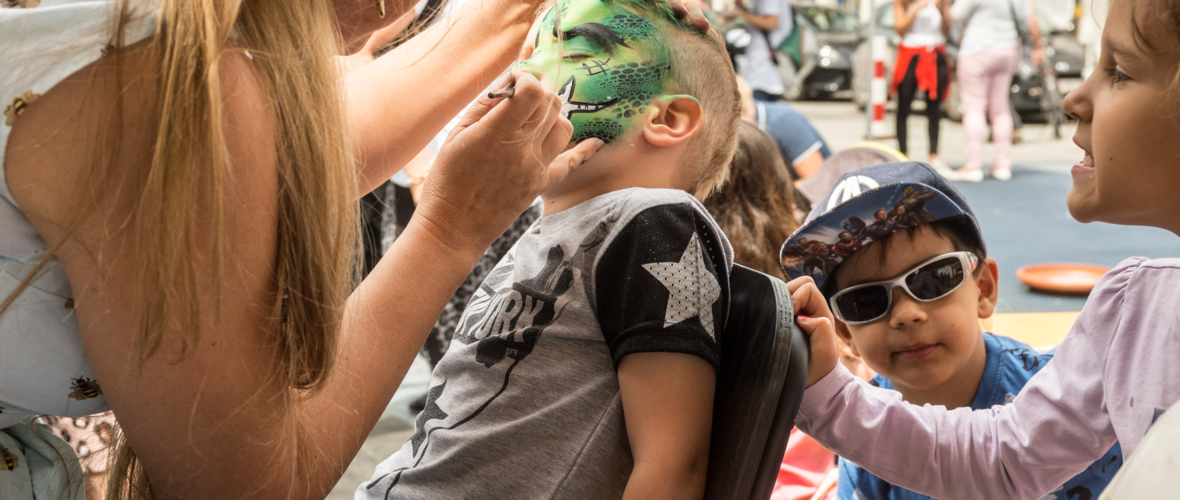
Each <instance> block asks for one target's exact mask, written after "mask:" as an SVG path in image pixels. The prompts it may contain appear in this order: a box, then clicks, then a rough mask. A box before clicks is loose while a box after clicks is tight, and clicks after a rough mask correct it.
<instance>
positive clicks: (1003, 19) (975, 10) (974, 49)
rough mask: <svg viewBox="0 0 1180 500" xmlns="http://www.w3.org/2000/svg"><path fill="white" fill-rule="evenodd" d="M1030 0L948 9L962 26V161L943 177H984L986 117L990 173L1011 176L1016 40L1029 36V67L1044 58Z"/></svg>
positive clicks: (967, 3) (992, 0)
mask: <svg viewBox="0 0 1180 500" xmlns="http://www.w3.org/2000/svg"><path fill="white" fill-rule="evenodd" d="M1030 3H1031V2H1030V0H958V1H956V2H955V5H954V7H952V8H951V15H952V16H954V19H955V23H957V24H959V25H962V26H963V27H962V28H961V30H960V32H961V33H962V34H963V39H962V42H961V43H960V44H959V62H958V68H957V71H958V79H959V97H960V99H961V101H962V104H963V131H964V133H965V135H966V144H965V147H964V153H965V154H966V161H965V162H964V163H963V168H960V169H959V170H958V171H956V172H955V175H953V176H948V178H950V179H959V180H966V181H972V182H979V181H981V180H983V177H984V174H983V143H984V141H985V140H987V121H988V119H990V120H991V124H992V142H993V143H994V144H995V156H994V159H993V160H994V161H993V164H992V169H991V175H992V177H995V178H996V179H997V180H1001V181H1006V180H1008V179H1011V178H1012V108H1011V107H1010V106H1009V105H1008V98H1009V94H1010V93H1011V90H1010V88H1011V87H1012V73H1013V71H1015V69H1016V62H1017V61H1018V60H1019V57H1020V44H1021V40H1022V39H1025V38H1029V39H1030V42H1029V43H1031V44H1032V45H1033V47H1032V49H1033V52H1032V61H1033V65H1034V66H1039V65H1040V63H1041V60H1042V59H1044V52H1043V51H1042V49H1041V36H1040V30H1038V29H1037V26H1036V16H1033V15H1031V14H1032V13H1033V9H1032V7H1031V6H1030ZM985 113H986V117H985Z"/></svg>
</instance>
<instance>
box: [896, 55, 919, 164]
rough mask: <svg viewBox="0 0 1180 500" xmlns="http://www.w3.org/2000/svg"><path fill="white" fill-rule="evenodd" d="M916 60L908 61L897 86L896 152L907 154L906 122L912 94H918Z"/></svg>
mask: <svg viewBox="0 0 1180 500" xmlns="http://www.w3.org/2000/svg"><path fill="white" fill-rule="evenodd" d="M917 67H918V58H917V57H914V58H911V59H910V63H909V65H908V66H906V69H905V76H904V77H902V79H901V83H899V84H898V85H897V150H898V151H901V153H902V154H907V153H906V151H907V150H908V148H907V146H908V144H906V140H907V137H906V135H907V134H906V120H907V119H908V118H909V117H910V105H911V103H913V102H914V94H916V93H917V92H918V76H917Z"/></svg>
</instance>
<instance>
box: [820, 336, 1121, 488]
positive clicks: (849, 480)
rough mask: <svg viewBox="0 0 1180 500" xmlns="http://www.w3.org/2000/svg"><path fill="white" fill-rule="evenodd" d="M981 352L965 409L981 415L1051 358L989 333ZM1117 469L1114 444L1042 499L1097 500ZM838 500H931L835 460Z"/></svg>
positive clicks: (876, 381)
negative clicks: (980, 372)
mask: <svg viewBox="0 0 1180 500" xmlns="http://www.w3.org/2000/svg"><path fill="white" fill-rule="evenodd" d="M983 341H984V346H985V348H986V350H987V361H986V364H985V365H984V368H983V377H982V378H981V379H980V381H979V389H978V390H977V391H976V392H975V400H973V401H972V402H971V408H972V409H974V410H982V409H987V408H991V407H992V406H995V405H1005V404H1008V403H1010V402H1012V400H1013V399H1014V398H1015V397H1016V393H1018V392H1020V389H1021V388H1022V387H1024V384H1025V383H1026V382H1028V379H1030V378H1032V376H1033V375H1034V374H1036V373H1037V372H1038V371H1040V370H1041V368H1044V367H1045V364H1047V363H1048V362H1049V360H1050V359H1053V353H1052V352H1049V353H1046V354H1037V353H1036V351H1034V350H1033V349H1032V348H1031V347H1029V346H1027V345H1025V344H1023V343H1020V342H1017V341H1016V340H1013V339H1010V338H1008V337H1002V336H999V335H992V334H990V333H984V334H983ZM870 383H871V384H873V385H876V386H879V387H882V388H885V389H893V384H892V383H890V382H889V379H886V378H885V377H882V376H880V375H877V376H876V377H873V380H872V381H871V382H870ZM1122 464H1123V453H1122V449H1120V448H1119V445H1118V443H1115V445H1114V446H1112V447H1111V448H1110V450H1108V451H1107V452H1106V455H1103V456H1102V458H1100V459H1098V460H1097V461H1095V462H1094V463H1093V464H1091V465H1090V467H1089V468H1087V469H1086V470H1085V471H1082V473H1081V474H1078V475H1077V476H1074V477H1073V479H1070V480H1069V481H1066V482H1065V484H1064V485H1062V486H1061V487H1060V488H1057V489H1056V490H1054V491H1053V492H1052V493H1050V494H1049V495H1048V496H1046V497H1045V498H1052V499H1058V500H1091V499H1096V498H1098V495H1099V494H1100V493H1102V490H1104V489H1105V488H1106V485H1107V483H1109V482H1110V480H1111V479H1112V478H1113V477H1114V474H1115V472H1118V470H1119V467H1120V466H1121V465H1122ZM837 498H839V499H840V500H853V499H856V500H878V499H880V500H884V499H889V500H925V499H929V498H931V497H928V496H926V495H922V494H920V493H915V492H913V491H910V490H907V489H904V488H900V487H897V486H894V485H892V484H889V483H887V482H885V480H883V479H881V478H879V477H877V476H874V475H872V474H871V473H869V472H867V471H865V470H864V469H861V468H860V467H857V466H856V465H855V464H853V463H852V462H849V461H847V460H844V459H843V458H841V459H840V483H839V489H838V491H837Z"/></svg>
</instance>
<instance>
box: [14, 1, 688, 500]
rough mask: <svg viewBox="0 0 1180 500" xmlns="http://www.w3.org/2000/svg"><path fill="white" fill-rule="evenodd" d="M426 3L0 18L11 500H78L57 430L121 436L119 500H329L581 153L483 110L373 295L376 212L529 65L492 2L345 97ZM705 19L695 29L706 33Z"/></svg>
mask: <svg viewBox="0 0 1180 500" xmlns="http://www.w3.org/2000/svg"><path fill="white" fill-rule="evenodd" d="M411 5H412V2H411V1H410V0H400V1H399V0H305V1H297V2H292V1H289V0H236V1H234V0H89V1H87V0H44V5H42V0H2V1H0V53H3V54H4V58H5V61H4V62H3V71H0V99H3V103H0V106H7V107H6V109H5V121H4V124H3V125H0V148H3V150H4V155H3V163H2V164H0V167H2V168H3V169H2V171H3V177H0V300H2V302H0V497H2V498H4V499H5V500H8V499H10V498H29V497H34V496H35V497H37V498H80V497H81V493H80V488H79V486H78V484H79V480H80V477H78V476H80V470H79V469H78V468H77V459H76V457H73V452H72V451H71V450H70V449H69V447H68V446H66V445H65V444H64V442H61V441H60V440H56V438H54V437H53V436H51V435H48V434H46V433H45V430H44V429H45V428H44V426H41V425H40V424H33V423H32V418H33V417H34V416H35V415H39V414H51V415H64V416H75V415H84V414H88V413H94V412H98V411H103V410H105V409H106V408H107V406H108V405H109V407H110V408H111V409H112V410H113V411H114V414H115V416H116V418H117V419H118V421H119V424H120V426H121V428H122V435H123V438H124V439H125V442H122V443H121V444H120V445H119V447H118V449H117V450H116V455H117V457H118V459H117V462H116V464H115V467H114V469H113V472H112V478H111V487H110V489H109V490H108V491H109V492H110V494H111V495H113V496H116V497H121V498H152V497H161V498H190V497H191V498H238V497H251V498H254V497H265V498H271V497H275V498H322V497H323V496H324V495H325V494H326V492H327V491H329V490H330V489H331V488H332V486H333V485H334V483H335V482H336V480H337V479H338V478H339V477H340V475H341V474H342V473H343V471H344V468H345V467H346V466H347V464H348V463H349V462H350V461H351V459H352V457H353V455H354V454H355V453H356V451H357V450H358V448H359V447H360V445H361V443H362V442H363V441H364V439H365V437H366V436H367V434H368V431H369V429H371V428H372V426H373V425H374V423H375V422H376V420H377V418H378V417H379V416H380V414H381V411H382V410H383V409H384V407H385V405H386V404H387V402H388V401H389V398H390V396H391V395H392V394H393V391H394V390H395V389H396V387H397V386H398V383H399V382H400V380H401V378H402V376H403V375H404V373H405V371H406V368H407V367H408V366H409V364H410V362H411V360H412V359H413V356H414V353H415V352H416V351H417V350H418V347H419V346H420V345H421V343H422V340H423V338H424V336H425V335H426V333H427V332H428V331H429V330H430V326H431V324H432V323H433V322H434V320H435V319H437V317H438V315H439V312H440V311H441V310H442V307H443V305H444V303H445V302H446V300H447V299H448V298H449V297H450V296H451V294H452V293H453V292H454V290H455V288H456V287H457V286H458V285H459V283H460V282H461V281H462V280H463V278H464V277H465V276H466V275H467V274H468V272H469V271H470V270H471V267H472V265H473V264H474V263H475V261H476V260H477V259H478V258H479V257H480V255H482V254H483V251H484V249H485V248H486V247H487V245H488V244H489V243H490V242H491V241H492V240H493V239H494V238H495V237H496V236H498V235H499V234H500V232H502V231H503V230H504V228H505V227H507V226H508V224H509V223H510V222H511V221H512V220H514V219H515V218H516V216H517V215H518V214H520V213H521V211H523V210H524V208H525V207H527V206H528V204H529V203H530V202H531V201H532V199H533V198H534V197H535V196H536V194H537V193H539V192H540V191H541V190H542V189H543V188H544V187H545V186H546V185H548V184H549V183H551V182H555V181H557V180H560V179H561V178H562V177H564V175H565V174H566V173H568V172H569V170H570V169H572V168H574V167H575V166H576V165H578V164H579V163H580V162H581V161H583V160H584V159H585V158H587V157H589V156H590V155H592V154H593V153H594V151H595V150H596V149H597V147H598V146H599V144H600V143H598V142H597V141H586V142H583V143H581V144H579V145H578V146H576V147H574V148H573V149H570V150H569V151H565V152H564V153H563V152H562V151H563V150H564V149H566V144H567V142H568V140H569V138H570V134H571V132H572V127H571V126H570V124H569V122H568V121H567V120H565V119H564V118H561V117H560V116H559V113H558V111H559V109H560V105H561V104H560V101H559V100H558V99H557V97H556V96H555V95H554V94H553V92H552V91H550V90H546V89H543V88H542V87H541V85H540V84H539V82H537V81H536V80H535V79H534V78H532V77H531V76H529V75H519V76H517V77H516V78H515V87H516V92H515V95H514V96H513V97H512V98H511V99H508V100H504V101H503V102H498V101H493V100H487V99H485V100H481V101H480V102H479V103H478V104H477V105H475V106H473V108H472V110H471V111H470V112H469V113H468V115H467V116H466V117H465V119H464V120H463V122H462V123H461V124H460V126H459V127H457V128H456V131H455V132H454V133H453V134H452V135H451V137H450V139H449V142H448V144H447V145H446V146H444V149H443V150H442V152H441V153H440V155H439V157H438V159H437V160H436V162H435V166H434V169H433V171H432V173H431V174H430V177H429V179H428V181H427V183H426V186H425V192H424V194H423V197H422V200H421V202H420V204H419V206H418V209H417V212H416V214H415V216H414V218H413V220H412V221H411V222H410V224H409V227H407V229H406V231H405V232H404V233H403V234H402V235H401V237H400V238H399V239H398V241H397V243H396V245H395V246H394V247H393V248H392V249H391V250H390V252H389V253H388V254H387V255H386V256H385V258H384V259H383V260H382V261H381V262H380V263H379V264H378V265H377V267H376V269H375V270H374V271H373V272H372V274H370V275H369V277H368V278H367V279H365V280H364V281H363V282H361V283H359V285H356V286H355V289H354V286H353V285H355V284H356V283H355V281H356V278H355V269H356V266H355V260H356V257H357V255H358V253H357V251H358V248H357V245H356V235H357V223H356V215H355V213H354V211H355V208H354V207H355V201H356V200H357V199H358V198H359V197H360V196H361V195H363V194H364V193H366V192H368V191H369V190H370V189H372V188H373V187H374V186H376V185H377V184H379V183H380V182H382V181H383V180H384V179H386V178H388V177H389V176H390V175H392V173H394V172H396V171H397V170H398V169H399V168H400V167H401V165H403V164H404V163H406V162H407V161H408V160H409V159H410V158H411V157H412V156H413V155H414V154H415V153H416V152H417V151H419V150H421V149H422V148H423V147H424V146H425V145H426V143H427V141H429V140H430V138H431V137H432V136H433V135H434V134H435V133H437V131H438V130H440V129H441V128H442V127H443V126H444V125H445V123H446V122H447V121H448V120H449V119H450V118H451V117H452V116H454V115H455V114H457V113H458V112H459V111H460V110H461V109H462V107H463V106H464V105H466V104H467V103H468V102H470V101H471V99H472V98H474V97H475V95H476V93H478V92H479V91H480V90H482V89H483V88H484V87H485V86H486V85H487V84H488V83H489V82H490V80H491V79H492V78H493V77H494V76H495V75H496V74H497V73H499V72H500V70H501V69H502V68H504V67H506V66H507V65H508V64H509V63H510V62H511V61H512V59H513V57H514V56H515V51H516V48H517V47H518V46H519V43H520V40H521V39H523V37H524V36H525V34H526V32H527V30H528V29H529V25H530V24H531V22H532V20H533V18H534V17H535V13H536V11H537V9H538V7H539V5H538V3H537V2H536V1H534V0H484V1H483V2H482V3H478V4H476V5H473V6H471V7H470V10H467V11H466V12H465V13H463V14H461V15H455V16H451V17H450V18H449V19H450V20H449V21H447V22H445V23H442V24H441V25H439V26H436V27H433V28H431V29H429V30H427V31H426V32H424V33H422V34H421V35H419V36H417V37H416V38H414V39H412V40H410V41H409V42H408V43H406V44H405V45H404V46H402V47H401V48H399V49H398V50H396V51H394V52H393V53H390V54H388V55H386V56H383V57H381V58H379V59H377V60H376V61H374V62H373V63H370V64H368V65H365V66H363V67H361V68H359V69H357V70H355V71H352V72H350V73H349V74H348V75H347V76H346V77H344V78H341V74H340V71H341V70H340V66H338V65H337V64H336V62H335V61H334V56H336V55H339V54H343V53H348V52H353V51H355V50H356V49H358V48H359V47H362V46H363V45H364V44H365V42H366V40H367V38H368V35H369V33H371V32H373V31H374V30H377V29H379V28H381V27H383V26H385V25H386V24H387V23H390V22H392V21H393V20H395V19H397V18H399V17H400V16H401V14H402V13H403V12H405V11H406V10H408V9H409V8H410V7H411ZM694 17H695V18H698V19H700V16H699V12H694Z"/></svg>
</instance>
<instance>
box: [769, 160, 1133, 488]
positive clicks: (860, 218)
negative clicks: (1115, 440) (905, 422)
mask: <svg viewBox="0 0 1180 500" xmlns="http://www.w3.org/2000/svg"><path fill="white" fill-rule="evenodd" d="M866 220H867V221H872V222H871V223H869V224H866V223H865V221H866ZM800 241H805V242H806V248H803V247H802V246H801V245H799V244H798V242H800ZM820 244H824V245H827V246H828V249H829V250H828V254H827V255H823V256H817V255H815V254H816V253H818V252H819V250H818V248H819V246H820ZM781 257H782V263H783V270H784V272H785V273H786V274H787V276H788V277H790V278H791V279H795V278H799V277H803V276H810V277H811V278H812V279H814V280H815V282H816V286H817V287H819V289H820V290H821V291H822V292H823V294H824V297H825V298H826V299H827V301H828V303H829V305H830V306H831V310H832V313H833V314H834V316H835V318H836V332H837V334H838V335H839V336H840V338H841V339H843V340H844V341H845V342H846V343H848V345H849V346H850V347H851V349H852V351H853V353H854V354H856V355H858V356H860V357H861V358H862V359H863V360H864V362H865V363H866V364H867V365H868V366H869V367H871V368H872V369H873V370H875V371H876V372H877V373H878V375H877V376H876V377H874V378H873V379H872V381H871V382H870V383H871V384H873V385H877V386H880V387H883V388H886V389H894V390H896V391H898V392H899V393H900V396H901V398H902V399H904V400H905V401H907V402H909V403H912V404H917V405H924V404H931V405H942V406H946V407H947V408H964V407H969V408H971V409H985V408H990V407H992V406H995V405H1004V404H1007V403H1010V402H1011V401H1012V400H1013V399H1014V398H1015V397H1016V394H1017V393H1018V392H1019V391H1020V389H1021V388H1022V387H1023V386H1024V384H1025V383H1026V382H1027V381H1028V379H1029V378H1031V377H1032V376H1033V374H1035V373H1036V372H1037V371H1039V370H1040V369H1041V368H1042V367H1044V366H1045V364H1046V363H1048V362H1049V360H1050V359H1051V358H1052V356H1053V354H1052V353H1048V354H1041V355H1038V354H1037V353H1036V352H1035V351H1033V349H1032V348H1030V347H1029V346H1027V345H1025V344H1023V343H1021V342H1019V341H1016V340H1014V339H1011V338H1008V337H1003V336H1000V335H994V334H991V333H987V332H984V331H983V329H982V327H981V326H980V323H979V320H980V319H983V318H987V317H990V316H991V315H992V313H993V312H994V310H995V306H996V299H997V295H998V288H997V280H998V268H997V265H996V261H995V260H994V259H992V258H989V257H987V253H986V247H985V245H984V242H983V236H982V234H981V233H980V230H979V225H978V222H977V220H976V219H975V215H974V214H973V213H972V211H971V208H970V207H969V206H968V205H967V201H966V199H964V197H963V195H962V194H961V193H959V191H958V190H956V189H955V188H954V187H953V186H951V185H950V184H949V183H948V182H946V181H945V180H944V179H943V178H942V177H941V176H939V175H938V174H937V173H935V172H934V170H933V169H931V168H930V167H928V166H926V165H924V164H921V163H914V162H907V163H890V164H885V165H878V166H875V167H869V168H866V169H862V170H858V171H856V172H853V173H850V174H846V175H844V176H843V177H841V178H840V180H839V181H838V182H837V183H836V185H835V187H834V188H833V190H832V192H831V193H830V194H829V195H828V198H827V199H826V200H824V201H823V202H821V203H819V204H817V205H816V207H815V208H814V209H813V210H812V213H811V214H810V215H809V216H808V218H807V221H806V223H805V224H804V225H803V227H801V228H800V229H799V230H798V231H796V232H795V234H793V235H792V236H791V238H790V239H789V240H788V241H787V242H786V244H785V245H783V249H782V255H781ZM817 261H823V262H827V263H829V265H827V266H815V265H814V263H815V262H817ZM809 264H810V265H809ZM858 417H862V418H863V417H864V416H858ZM913 458H914V459H916V460H922V459H924V458H923V457H913ZM1121 464H1122V456H1121V451H1120V449H1119V446H1118V444H1115V445H1114V446H1113V447H1112V448H1111V449H1110V450H1109V451H1108V452H1107V454H1106V455H1105V456H1103V457H1102V458H1101V459H1099V460H1098V461H1096V462H1094V463H1093V465H1091V466H1090V467H1089V468H1088V469H1087V470H1085V471H1083V472H1082V473H1081V474H1078V475H1077V476H1075V477H1073V478H1072V479H1070V480H1069V481H1066V482H1065V484H1063V485H1062V486H1061V487H1060V488H1058V489H1057V490H1056V491H1054V493H1053V494H1052V495H1050V496H1049V497H1047V498H1062V499H1066V498H1069V499H1072V498H1079V499H1088V498H1093V497H1094V496H1095V495H1096V494H1097V493H1099V492H1101V491H1102V490H1103V488H1104V487H1105V485H1106V484H1107V483H1108V482H1109V481H1110V479H1111V478H1112V477H1113V476H1114V473H1115V472H1116V471H1117V470H1118V468H1119V466H1120V465H1121ZM838 497H839V498H841V499H853V498H858V499H861V500H870V499H919V498H928V497H926V496H924V495H921V494H919V493H915V492H913V491H910V490H906V489H903V488H899V487H896V486H893V485H891V484H889V483H887V482H885V481H884V480H882V479H880V478H878V477H876V476H874V475H872V474H871V473H869V472H867V471H865V470H863V469H861V468H859V467H857V466H856V465H854V464H853V463H851V462H848V461H846V460H844V459H843V458H841V459H840V484H839V492H838Z"/></svg>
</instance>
